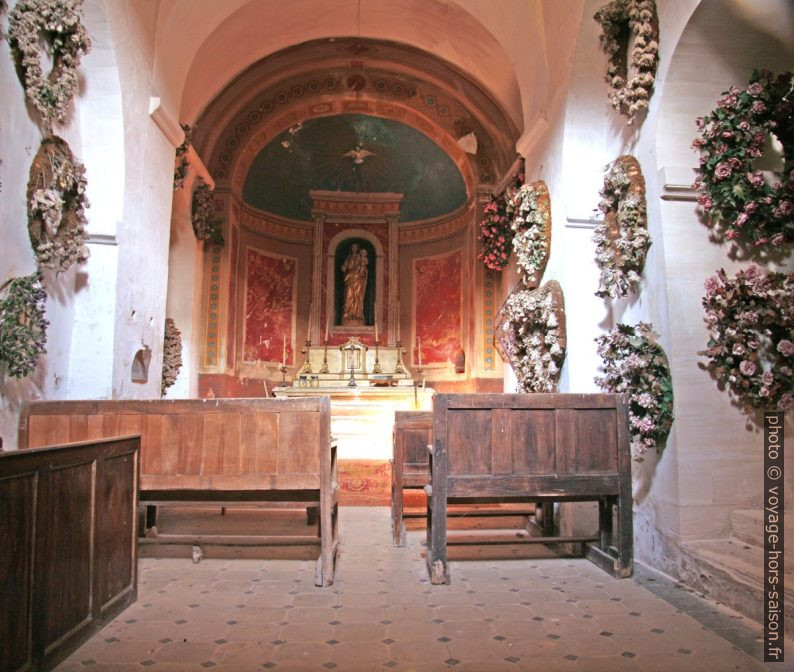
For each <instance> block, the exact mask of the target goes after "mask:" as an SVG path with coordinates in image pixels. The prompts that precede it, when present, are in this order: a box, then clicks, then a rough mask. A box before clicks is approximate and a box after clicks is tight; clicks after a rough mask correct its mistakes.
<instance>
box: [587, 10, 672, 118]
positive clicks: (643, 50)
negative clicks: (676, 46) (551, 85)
mask: <svg viewBox="0 0 794 672" xmlns="http://www.w3.org/2000/svg"><path fill="white" fill-rule="evenodd" d="M593 18H595V20H596V21H598V23H599V24H600V25H601V47H602V49H603V50H604V51H605V52H606V54H607V56H608V57H609V65H608V66H607V74H606V78H605V79H606V81H607V82H608V83H609V102H610V104H611V105H612V107H613V108H615V109H616V110H617V111H618V112H619V113H620V114H622V115H624V116H625V117H627V118H628V124H631V123H632V122H633V121H634V116H635V115H636V114H637V113H638V112H640V111H642V110H647V109H648V104H649V101H650V98H651V93H652V92H653V85H654V82H655V80H656V67H657V65H658V61H659V19H658V17H657V15H656V3H655V2H654V0H612V1H611V2H609V3H607V4H606V5H604V6H603V7H601V9H599V10H598V11H597V12H596V14H595V16H594V17H593ZM632 34H633V35H634V45H633V47H632V50H631V65H632V67H633V73H634V74H633V76H632V77H629V72H628V63H627V62H626V52H627V51H628V46H629V37H630V35H632Z"/></svg>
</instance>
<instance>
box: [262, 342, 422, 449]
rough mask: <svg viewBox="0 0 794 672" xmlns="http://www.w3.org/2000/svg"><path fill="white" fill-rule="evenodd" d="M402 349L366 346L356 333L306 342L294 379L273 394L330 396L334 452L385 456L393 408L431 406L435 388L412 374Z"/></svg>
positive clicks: (398, 346) (282, 395)
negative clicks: (341, 339)
mask: <svg viewBox="0 0 794 672" xmlns="http://www.w3.org/2000/svg"><path fill="white" fill-rule="evenodd" d="M404 354H405V351H404V349H403V348H402V347H401V346H400V344H395V345H393V346H380V345H379V344H377V343H376V344H375V345H373V346H368V345H366V344H365V343H362V342H361V341H360V340H359V339H358V338H356V337H351V338H349V339H348V341H347V342H346V343H344V344H343V345H337V346H327V345H310V344H309V345H307V346H306V347H305V348H304V349H303V351H302V355H303V358H304V361H303V364H302V366H301V367H300V369H298V372H297V373H296V375H295V377H294V379H293V380H292V381H291V382H290V381H285V382H284V383H283V384H282V385H280V386H278V387H275V388H274V389H273V394H274V395H275V396H276V397H278V398H282V399H284V398H295V397H306V396H317V395H328V396H330V397H331V434H332V435H333V436H334V437H335V438H336V439H337V445H338V448H337V450H338V453H337V456H338V458H339V459H340V460H378V461H383V460H389V459H391V456H392V427H393V424H394V412H395V411H410V410H431V409H432V400H433V393H434V391H433V390H432V389H431V388H427V387H425V385H424V381H423V380H415V379H414V378H413V376H412V375H411V373H410V371H409V370H408V369H407V368H406V367H405V365H404V363H403V359H402V358H403V355H404ZM417 373H418V374H419V373H420V370H419V369H417Z"/></svg>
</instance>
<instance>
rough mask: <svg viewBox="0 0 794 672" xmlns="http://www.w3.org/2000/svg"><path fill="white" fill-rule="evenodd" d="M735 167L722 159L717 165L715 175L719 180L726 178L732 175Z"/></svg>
mask: <svg viewBox="0 0 794 672" xmlns="http://www.w3.org/2000/svg"><path fill="white" fill-rule="evenodd" d="M732 172H733V169H732V168H731V166H730V164H729V163H726V162H725V161H721V162H720V163H718V164H717V167H716V168H715V169H714V176H715V177H716V178H717V179H718V180H724V179H725V178H726V177H730V175H731V173H732Z"/></svg>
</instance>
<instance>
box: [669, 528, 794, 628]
mask: <svg viewBox="0 0 794 672" xmlns="http://www.w3.org/2000/svg"><path fill="white" fill-rule="evenodd" d="M684 550H685V554H686V555H687V556H689V558H690V562H685V563H684V565H683V567H682V572H681V574H682V579H683V580H684V583H686V584H687V585H690V586H692V587H694V588H696V589H697V590H699V591H700V592H702V593H704V594H705V595H707V596H708V597H710V598H711V599H713V600H717V601H718V602H722V603H723V604H726V605H727V606H729V607H731V608H732V609H735V610H736V611H738V612H739V613H741V614H744V615H745V616H748V617H749V618H752V619H753V620H755V621H758V622H763V605H764V599H763V598H764V595H763V582H764V549H763V547H759V546H755V545H751V544H747V543H744V542H742V541H739V540H738V539H718V540H713V541H696V542H689V543H687V544H685V545H684ZM783 571H784V577H783V579H784V585H785V591H784V596H785V614H786V619H785V620H786V631H787V634H788V636H789V637H790V636H791V633H792V630H794V558H792V557H791V555H790V554H788V553H787V554H786V563H785V567H784V570H783Z"/></svg>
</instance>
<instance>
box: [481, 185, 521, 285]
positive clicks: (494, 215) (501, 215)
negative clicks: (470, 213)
mask: <svg viewBox="0 0 794 672" xmlns="http://www.w3.org/2000/svg"><path fill="white" fill-rule="evenodd" d="M482 215H483V216H482V220H481V221H480V235H479V236H478V238H479V240H480V242H481V243H482V251H481V252H480V254H479V255H478V256H477V258H478V259H479V260H480V261H482V262H483V263H484V264H485V265H486V266H487V267H488V268H490V269H491V270H493V271H501V270H502V269H503V268H505V266H507V262H508V261H510V254H511V253H512V251H513V230H512V229H511V228H510V218H509V216H508V214H507V203H506V201H505V197H504V195H501V194H500V195H499V196H491V198H490V200H489V201H488V202H487V203H486V204H485V205H484V206H483V208H482Z"/></svg>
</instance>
